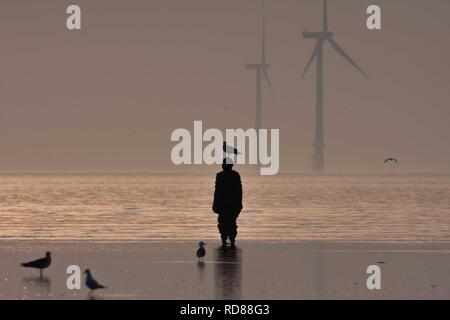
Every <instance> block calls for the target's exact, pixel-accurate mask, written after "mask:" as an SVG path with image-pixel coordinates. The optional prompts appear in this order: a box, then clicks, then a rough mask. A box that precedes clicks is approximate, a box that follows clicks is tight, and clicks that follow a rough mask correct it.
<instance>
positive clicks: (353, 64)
mask: <svg viewBox="0 0 450 320" xmlns="http://www.w3.org/2000/svg"><path fill="white" fill-rule="evenodd" d="M327 39H328V41H330V44H331V46H332V47H333V48H334V50H336V52H337V53H339V54H340V55H341V56H342V57H343V58H344V59H345V60H347V61H348V62H349V63H350V64H351V65H352V66H353V67H355V68H356V69H357V70H358V71H359V72H361V73H362V74H363V75H364V76H365V77H366V78H369V77H368V76H367V74H366V73H365V72H364V71H363V69H361V68H360V67H359V66H358V65H357V64H356V62H355V61H353V60H352V58H350V56H349V55H348V54H347V53H346V52H345V51H344V49H342V48H341V47H340V46H339V45H338V44H337V42H336V41H334V39H333V38H332V37H328V38H327Z"/></svg>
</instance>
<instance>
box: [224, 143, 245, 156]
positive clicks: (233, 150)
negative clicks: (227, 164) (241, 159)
mask: <svg viewBox="0 0 450 320" xmlns="http://www.w3.org/2000/svg"><path fill="white" fill-rule="evenodd" d="M223 152H225V153H228V154H241V153H240V152H239V150H238V149H236V148H233V147H230V146H229V145H227V142H226V141H224V142H223Z"/></svg>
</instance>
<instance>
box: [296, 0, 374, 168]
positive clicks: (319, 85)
mask: <svg viewBox="0 0 450 320" xmlns="http://www.w3.org/2000/svg"><path fill="white" fill-rule="evenodd" d="M303 38H305V39H315V40H316V41H317V42H316V46H315V48H314V51H313V53H312V56H311V58H310V60H309V61H308V64H307V65H306V68H305V71H304V72H303V75H302V78H304V77H305V75H306V73H307V72H308V69H309V67H310V66H311V64H312V63H313V61H314V60H315V59H316V60H317V78H316V132H315V142H314V154H313V157H312V169H313V171H316V172H322V171H323V170H324V148H325V141H324V125H323V115H324V111H323V92H324V84H323V79H324V64H323V45H324V43H325V42H326V41H328V42H329V43H330V45H331V47H332V48H333V49H334V50H335V51H336V52H337V53H339V54H340V55H341V56H342V57H343V58H344V59H345V60H347V61H348V62H349V63H350V64H351V65H352V66H353V67H355V68H356V69H357V70H358V71H359V72H360V73H362V74H363V75H364V76H365V77H366V78H368V76H367V74H366V73H365V72H364V71H363V70H362V69H361V68H360V67H359V66H358V65H357V64H356V63H355V62H354V61H353V60H352V58H350V56H349V55H348V54H347V53H346V52H345V51H344V49H342V48H341V47H340V46H339V45H338V44H337V42H336V41H335V40H334V39H333V33H332V32H329V31H328V15H327V0H324V6H323V30H322V31H319V32H308V31H305V32H303Z"/></svg>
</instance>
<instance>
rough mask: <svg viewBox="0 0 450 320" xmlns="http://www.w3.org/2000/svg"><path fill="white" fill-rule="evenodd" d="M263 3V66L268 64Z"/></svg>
mask: <svg viewBox="0 0 450 320" xmlns="http://www.w3.org/2000/svg"><path fill="white" fill-rule="evenodd" d="M261 2H262V57H261V59H262V64H263V65H265V64H266V59H267V57H266V23H265V8H264V0H262V1H261Z"/></svg>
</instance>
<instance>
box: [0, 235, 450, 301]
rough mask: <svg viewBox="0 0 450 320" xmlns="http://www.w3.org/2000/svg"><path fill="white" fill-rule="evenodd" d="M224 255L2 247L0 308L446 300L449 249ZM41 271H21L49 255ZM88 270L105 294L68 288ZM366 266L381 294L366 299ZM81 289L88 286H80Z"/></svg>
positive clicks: (251, 249)
mask: <svg viewBox="0 0 450 320" xmlns="http://www.w3.org/2000/svg"><path fill="white" fill-rule="evenodd" d="M238 245H239V248H238V250H237V251H235V252H231V251H229V252H225V253H223V252H221V251H220V250H218V243H217V242H212V241H209V243H208V246H207V256H206V259H205V262H204V263H203V264H200V263H198V262H197V259H196V257H195V250H196V249H197V246H196V243H192V242H183V243H181V242H180V243H178V242H169V243H105V244H104V243H92V242H76V243H75V242H59V243H57V242H48V243H36V242H9V241H8V242H6V241H4V242H0V261H1V264H0V272H1V274H0V299H88V298H94V299H194V300H196V299H449V298H450V245H449V244H430V245H426V244H421V245H400V244H364V243H357V244H356V243H319V242H303V243H276V242H273V243H272V242H261V241H243V242H239V244H238ZM47 250H50V251H52V254H53V263H52V265H51V267H50V268H49V269H48V270H45V272H44V278H43V279H40V278H39V271H38V270H32V269H27V268H22V267H20V266H19V265H20V263H21V262H24V261H29V260H32V259H35V258H39V257H41V256H43V255H44V253H45V251H47ZM69 265H78V266H80V268H81V269H82V270H84V269H85V268H90V269H91V271H92V273H93V276H94V277H95V278H96V279H97V280H98V281H99V282H101V283H102V284H104V285H106V286H107V287H108V289H106V290H101V291H98V292H96V293H95V294H94V295H93V296H91V297H89V296H88V291H89V290H88V289H87V288H86V287H85V286H84V282H83V284H82V289H81V290H69V289H67V287H66V280H67V277H68V276H69V275H68V274H66V268H67V266H69ZM369 265H378V266H380V268H381V272H382V274H381V286H382V289H381V290H368V289H367V286H366V280H367V278H368V276H369V275H367V274H366V269H367V267H368V266H369ZM83 280H84V278H83Z"/></svg>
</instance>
